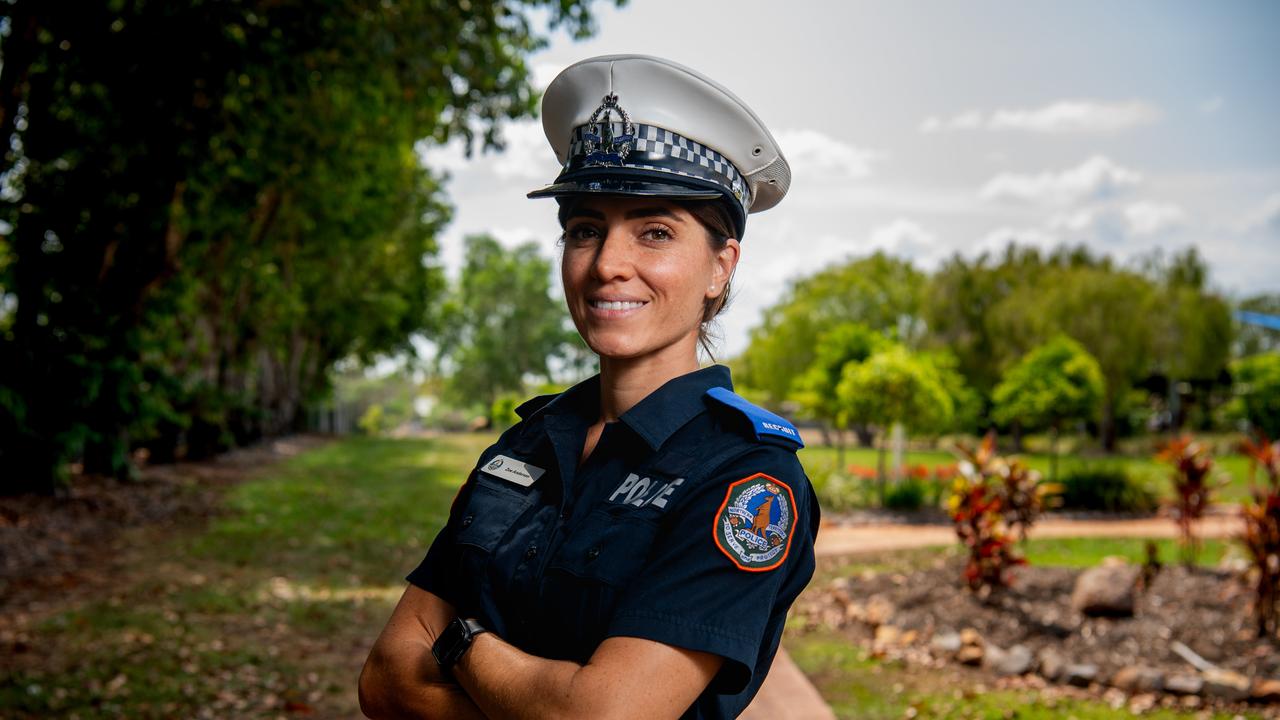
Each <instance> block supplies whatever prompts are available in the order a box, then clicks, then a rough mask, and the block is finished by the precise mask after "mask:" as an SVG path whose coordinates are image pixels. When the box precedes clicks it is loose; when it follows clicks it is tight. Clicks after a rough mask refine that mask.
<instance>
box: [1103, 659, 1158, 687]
mask: <svg viewBox="0 0 1280 720" xmlns="http://www.w3.org/2000/svg"><path fill="white" fill-rule="evenodd" d="M1111 684H1112V685H1113V686H1115V687H1118V688H1120V689H1121V690H1124V691H1125V692H1128V693H1150V692H1160V690H1161V689H1162V688H1163V687H1164V673H1162V672H1160V671H1159V670H1156V669H1155V668H1151V667H1146V666H1145V665H1130V666H1128V667H1123V668H1120V670H1118V671H1117V672H1116V674H1115V675H1112V676H1111Z"/></svg>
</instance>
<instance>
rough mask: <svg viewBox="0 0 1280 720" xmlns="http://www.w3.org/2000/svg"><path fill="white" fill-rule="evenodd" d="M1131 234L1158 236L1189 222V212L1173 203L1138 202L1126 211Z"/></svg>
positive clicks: (1125, 214)
mask: <svg viewBox="0 0 1280 720" xmlns="http://www.w3.org/2000/svg"><path fill="white" fill-rule="evenodd" d="M1124 218H1125V220H1126V221H1128V224H1129V232H1130V233H1132V234H1133V235H1156V234H1159V233H1162V232H1164V231H1166V230H1170V229H1172V228H1175V227H1178V226H1180V225H1182V224H1183V223H1185V222H1186V221H1187V211H1186V210H1183V209H1182V208H1181V207H1180V206H1178V205H1174V204H1172V203H1157V202H1146V201H1143V202H1136V203H1134V204H1132V205H1130V206H1128V207H1126V208H1125V209H1124Z"/></svg>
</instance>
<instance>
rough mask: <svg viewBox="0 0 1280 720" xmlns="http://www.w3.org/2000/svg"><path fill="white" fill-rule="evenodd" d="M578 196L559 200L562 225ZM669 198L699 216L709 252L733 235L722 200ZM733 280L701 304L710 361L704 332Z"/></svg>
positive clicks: (701, 337)
mask: <svg viewBox="0 0 1280 720" xmlns="http://www.w3.org/2000/svg"><path fill="white" fill-rule="evenodd" d="M581 200H582V196H581V195H575V196H570V197H568V198H564V199H562V200H561V202H560V210H559V212H558V213H557V218H558V219H559V220H560V228H561V229H564V227H565V225H566V224H567V223H568V222H569V218H570V217H571V216H572V215H573V211H574V210H575V209H577V205H578V203H579V202H581ZM668 200H670V202H671V203H672V204H674V205H676V206H678V207H681V208H683V209H685V210H686V211H688V212H689V214H690V215H692V216H693V217H694V218H696V219H697V220H698V223H699V224H701V225H702V227H703V229H705V230H706V231H707V244H708V245H709V246H710V247H711V252H712V253H718V252H720V251H721V250H723V249H724V246H725V245H726V244H727V243H728V242H729V238H731V237H733V236H734V234H735V233H734V231H733V219H732V217H731V216H730V215H729V210H728V209H727V208H725V206H724V203H723V202H721V201H719V200H680V199H676V198H668ZM732 280H733V275H732V273H730V275H729V279H728V280H726V281H725V283H724V289H723V290H721V292H720V293H719V294H718V295H716V296H715V297H713V298H708V299H707V300H706V302H705V303H703V306H702V322H701V323H700V324H699V325H698V344H699V345H701V346H702V349H703V351H705V352H706V353H707V357H710V358H711V360H712V362H714V361H715V359H716V358H715V355H714V354H713V353H712V351H711V336H710V334H709V333H708V332H707V326H708V325H709V324H710V323H711V321H712V320H714V319H715V318H716V316H718V315H719V314H720V313H722V312H724V309H725V307H726V306H727V305H728V304H729V286H730V283H731V282H732Z"/></svg>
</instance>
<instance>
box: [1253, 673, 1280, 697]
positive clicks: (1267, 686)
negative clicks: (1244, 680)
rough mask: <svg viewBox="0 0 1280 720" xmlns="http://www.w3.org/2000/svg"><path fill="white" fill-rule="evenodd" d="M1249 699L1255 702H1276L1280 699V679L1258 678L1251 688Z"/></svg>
mask: <svg viewBox="0 0 1280 720" xmlns="http://www.w3.org/2000/svg"><path fill="white" fill-rule="evenodd" d="M1249 699H1250V700H1253V701H1254V702H1267V703H1269V702H1276V701H1277V700H1280V680H1273V679H1271V678H1258V679H1256V680H1254V681H1253V686H1252V687H1250V688H1249Z"/></svg>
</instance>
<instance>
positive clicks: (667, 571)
mask: <svg viewBox="0 0 1280 720" xmlns="http://www.w3.org/2000/svg"><path fill="white" fill-rule="evenodd" d="M671 512H672V515H671V516H670V517H668V518H667V520H666V522H664V524H663V529H662V530H661V531H660V534H659V536H658V539H657V541H656V543H655V548H654V550H653V551H652V553H651V554H650V556H649V558H648V560H647V561H646V562H645V565H644V566H643V567H642V568H641V570H640V572H639V573H638V575H637V576H636V577H635V579H634V580H633V581H632V582H631V583H630V585H629V586H628V588H627V591H626V592H625V593H623V596H624V597H623V600H622V601H621V602H620V604H619V606H618V608H617V610H616V612H615V613H614V616H613V618H612V620H611V622H610V625H609V629H608V632H607V634H608V635H609V636H628V637H641V638H646V639H650V640H654V641H657V642H661V643H665V644H668V645H673V646H677V647H682V648H685V649H689V650H697V651H702V652H708V653H713V654H716V655H720V656H722V657H724V658H725V660H726V662H725V664H724V666H723V667H722V669H721V671H720V674H719V675H718V676H717V677H716V679H715V681H714V682H713V685H712V689H713V690H714V691H715V692H718V693H721V694H736V693H738V692H740V691H741V690H743V689H744V688H746V687H747V686H748V685H750V684H751V681H752V679H753V676H754V675H755V674H756V673H757V672H760V673H763V672H767V671H768V667H767V665H766V666H765V667H760V665H761V664H764V663H767V661H769V660H770V659H771V658H772V656H773V653H774V652H775V651H776V649H777V643H778V640H779V638H780V636H781V633H782V625H783V622H784V621H785V618H786V612H787V610H788V608H789V607H790V606H791V603H792V602H793V601H794V600H795V598H796V596H797V595H799V593H800V590H802V589H803V588H804V586H805V585H806V584H807V583H808V581H809V579H810V578H811V577H812V576H813V569H814V556H813V542H814V537H815V535H816V532H817V523H818V517H817V514H818V508H817V505H816V503H815V502H813V499H812V489H811V488H810V485H809V480H808V478H807V477H805V474H804V470H803V468H802V467H801V466H800V462H799V460H798V459H797V458H796V457H795V453H793V452H791V451H790V450H789V449H786V448H779V447H773V446H756V447H755V448H752V449H751V450H750V451H748V452H747V453H745V454H744V455H741V456H739V457H738V458H736V459H734V460H732V461H730V462H729V463H726V464H725V465H724V466H722V467H720V468H718V469H716V470H715V471H714V472H713V473H712V474H710V475H709V476H708V477H707V478H706V479H705V480H704V481H703V482H701V483H699V484H698V485H697V486H696V487H695V488H694V491H693V492H692V493H691V494H690V495H688V496H687V497H686V498H684V499H683V500H682V501H681V503H680V504H679V505H678V506H676V507H673V508H672V511H671Z"/></svg>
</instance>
